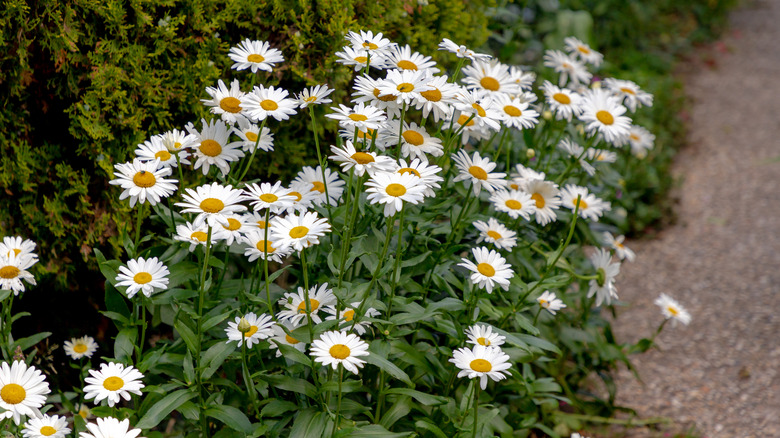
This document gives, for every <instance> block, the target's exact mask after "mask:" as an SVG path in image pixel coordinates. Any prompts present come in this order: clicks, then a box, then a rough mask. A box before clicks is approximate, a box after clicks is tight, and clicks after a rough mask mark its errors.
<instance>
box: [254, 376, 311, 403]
mask: <svg viewBox="0 0 780 438" xmlns="http://www.w3.org/2000/svg"><path fill="white" fill-rule="evenodd" d="M260 378H261V379H263V380H265V381H266V382H268V383H269V384H270V385H271V386H273V387H274V388H279V389H282V390H285V391H292V392H297V393H299V394H305V395H306V396H308V397H311V398H315V397H317V388H316V387H315V386H314V385H312V384H311V382H309V381H306V380H303V379H298V378H295V377H290V376H281V375H278V374H271V375H261V376H260Z"/></svg>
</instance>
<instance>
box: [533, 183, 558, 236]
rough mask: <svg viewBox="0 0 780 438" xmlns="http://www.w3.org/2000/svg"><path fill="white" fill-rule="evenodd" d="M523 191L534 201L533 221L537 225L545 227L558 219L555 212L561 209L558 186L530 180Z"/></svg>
mask: <svg viewBox="0 0 780 438" xmlns="http://www.w3.org/2000/svg"><path fill="white" fill-rule="evenodd" d="M525 191H526V193H528V194H529V195H531V199H532V200H533V201H534V207H535V210H534V219H535V220H536V223H538V224H539V225H542V226H545V225H547V224H549V223H550V222H553V221H555V220H557V219H558V215H557V214H556V213H555V210H558V209H559V208H560V207H561V198H560V196H559V195H558V193H559V191H558V185H557V184H555V183H554V182H551V181H543V180H531V181H529V182H528V183H527V184H526V186H525Z"/></svg>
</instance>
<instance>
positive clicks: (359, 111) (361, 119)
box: [325, 102, 387, 131]
mask: <svg viewBox="0 0 780 438" xmlns="http://www.w3.org/2000/svg"><path fill="white" fill-rule="evenodd" d="M330 109H332V110H333V111H335V114H325V117H327V118H329V119H333V120H338V122H339V126H341V127H343V128H346V129H352V130H354V129H355V128H358V129H361V130H363V131H365V130H368V129H379V126H380V125H381V124H382V123H384V122H385V120H387V117H386V116H385V113H384V112H382V110H380V109H378V108H374V107H373V106H371V105H364V104H363V103H362V102H361V103H358V104H357V105H355V106H354V107H352V108H350V107H348V106H345V105H339V106H338V108H337V107H335V106H332V107H330Z"/></svg>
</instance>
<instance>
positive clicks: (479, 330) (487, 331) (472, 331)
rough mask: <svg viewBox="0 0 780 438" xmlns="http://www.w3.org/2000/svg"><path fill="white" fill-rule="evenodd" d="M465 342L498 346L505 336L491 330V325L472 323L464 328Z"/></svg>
mask: <svg viewBox="0 0 780 438" xmlns="http://www.w3.org/2000/svg"><path fill="white" fill-rule="evenodd" d="M466 336H468V339H466V343H467V344H474V345H483V346H485V347H491V346H492V347H498V346H499V345H503V344H504V340H505V339H506V337H504V336H502V335H500V334H498V333H494V332H493V327H492V326H489V325H487V324H474V325H472V326H471V327H469V328H467V329H466Z"/></svg>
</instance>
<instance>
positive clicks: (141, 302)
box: [136, 295, 146, 363]
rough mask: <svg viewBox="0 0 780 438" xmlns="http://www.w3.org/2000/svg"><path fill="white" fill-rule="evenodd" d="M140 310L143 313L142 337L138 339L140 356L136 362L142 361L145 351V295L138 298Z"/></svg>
mask: <svg viewBox="0 0 780 438" xmlns="http://www.w3.org/2000/svg"><path fill="white" fill-rule="evenodd" d="M138 311H139V312H140V313H141V338H140V339H138V352H137V353H138V356H137V358H136V363H140V362H141V358H142V357H143V352H144V342H145V339H146V306H144V297H143V295H140V296H139V298H138Z"/></svg>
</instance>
